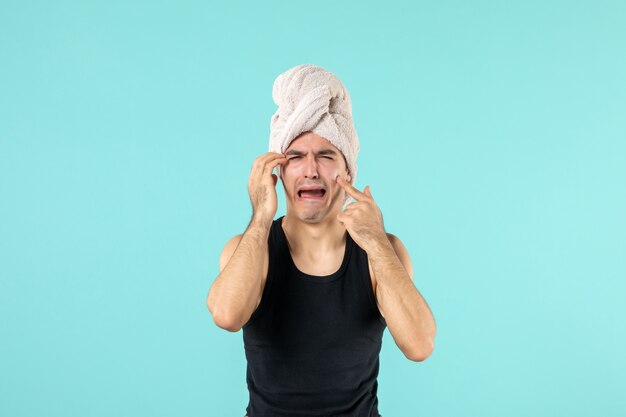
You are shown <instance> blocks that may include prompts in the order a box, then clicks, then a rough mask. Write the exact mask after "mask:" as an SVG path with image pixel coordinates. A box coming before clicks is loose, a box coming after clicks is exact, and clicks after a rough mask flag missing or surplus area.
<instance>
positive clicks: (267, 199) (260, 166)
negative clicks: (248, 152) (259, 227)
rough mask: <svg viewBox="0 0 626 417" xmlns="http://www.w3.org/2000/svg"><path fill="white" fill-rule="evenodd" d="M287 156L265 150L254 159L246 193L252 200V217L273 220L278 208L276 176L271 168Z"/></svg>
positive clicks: (283, 161)
mask: <svg viewBox="0 0 626 417" xmlns="http://www.w3.org/2000/svg"><path fill="white" fill-rule="evenodd" d="M285 162H287V158H286V157H285V155H284V154H281V153H276V152H267V153H264V154H263V155H261V156H259V157H258V158H257V159H255V160H254V164H253V165H252V171H251V172H250V178H249V179H248V193H249V194H250V201H251V202H252V210H253V217H256V218H258V219H260V220H262V221H265V222H271V221H272V220H274V216H275V215H276V210H278V196H277V194H276V183H277V182H278V177H277V176H276V175H275V174H272V170H273V169H274V167H275V166H277V165H278V164H284V163H285Z"/></svg>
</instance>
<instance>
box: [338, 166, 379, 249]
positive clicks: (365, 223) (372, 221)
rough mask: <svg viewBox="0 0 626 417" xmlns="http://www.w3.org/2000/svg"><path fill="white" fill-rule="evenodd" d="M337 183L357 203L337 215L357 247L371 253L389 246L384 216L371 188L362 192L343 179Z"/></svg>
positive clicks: (349, 205)
mask: <svg viewBox="0 0 626 417" xmlns="http://www.w3.org/2000/svg"><path fill="white" fill-rule="evenodd" d="M336 181H337V184H339V185H340V186H341V187H342V188H343V189H344V190H346V192H347V193H348V194H349V195H350V196H351V197H352V198H354V199H355V200H356V203H350V204H348V206H347V207H346V209H345V211H343V212H342V213H339V214H338V215H337V220H339V221H340V222H341V223H342V224H343V226H344V227H345V228H346V229H347V230H348V233H350V236H351V237H352V239H353V240H354V241H355V242H356V243H357V245H359V246H360V247H361V248H362V249H363V250H365V251H366V252H368V253H371V252H370V251H371V250H374V249H375V247H376V246H377V245H380V244H381V243H382V244H389V239H388V238H387V234H386V233H385V226H384V224H383V215H382V212H381V211H380V208H378V205H377V204H376V202H375V201H374V197H372V193H371V192H370V186H369V185H368V186H366V187H365V189H364V192H361V191H359V190H357V189H356V188H354V187H353V186H352V184H350V183H349V182H347V181H346V180H344V179H343V178H341V177H337V178H336Z"/></svg>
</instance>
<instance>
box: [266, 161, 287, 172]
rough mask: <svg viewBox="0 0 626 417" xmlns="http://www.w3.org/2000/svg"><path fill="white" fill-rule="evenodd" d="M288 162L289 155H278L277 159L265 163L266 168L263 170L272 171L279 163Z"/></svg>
mask: <svg viewBox="0 0 626 417" xmlns="http://www.w3.org/2000/svg"><path fill="white" fill-rule="evenodd" d="M286 162H287V157H276V158H275V159H271V160H269V161H267V162H266V163H265V168H264V170H263V172H264V173H268V172H272V170H273V169H274V167H275V166H277V165H279V164H284V163H286Z"/></svg>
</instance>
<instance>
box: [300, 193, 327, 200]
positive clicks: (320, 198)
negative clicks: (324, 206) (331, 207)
mask: <svg viewBox="0 0 626 417" xmlns="http://www.w3.org/2000/svg"><path fill="white" fill-rule="evenodd" d="M296 195H297V196H298V201H324V200H325V199H326V193H324V195H323V196H321V197H310V196H306V197H301V196H300V194H296Z"/></svg>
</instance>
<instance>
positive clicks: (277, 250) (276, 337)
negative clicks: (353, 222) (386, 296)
mask: <svg viewBox="0 0 626 417" xmlns="http://www.w3.org/2000/svg"><path fill="white" fill-rule="evenodd" d="M284 217H285V216H282V217H280V218H279V219H276V220H274V221H273V222H272V226H271V228H270V233H269V238H268V248H269V269H268V275H267V281H266V283H265V287H264V289H263V295H262V297H261V302H260V304H259V306H258V307H257V309H256V310H255V311H254V313H253V314H252V316H251V317H250V320H248V322H247V323H246V324H245V325H244V326H243V340H244V348H245V353H246V360H247V370H246V383H247V385H248V391H249V394H250V400H249V403H248V406H247V408H246V413H247V415H248V416H249V417H322V416H323V417H331V416H332V417H378V416H379V413H378V396H377V390H378V381H377V377H378V369H379V360H378V359H379V353H380V349H381V347H382V336H383V332H384V330H385V327H386V322H385V319H384V318H383V317H382V316H381V314H380V312H379V310H378V306H377V305H376V300H375V296H374V292H373V290H372V283H371V280H370V274H369V269H368V260H367V253H366V252H365V251H364V250H363V249H361V248H360V247H359V246H358V245H357V244H356V243H355V242H354V241H353V240H352V238H351V237H350V234H349V233H347V234H346V246H345V253H344V257H343V261H342V263H341V266H340V267H339V269H338V270H337V271H336V272H334V273H333V274H331V275H326V276H315V275H308V274H305V273H303V272H301V271H299V270H298V268H297V267H296V265H295V263H294V262H293V259H292V257H291V254H290V252H289V247H288V244H287V238H286V237H285V233H284V231H283V228H282V220H283V218H284Z"/></svg>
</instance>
